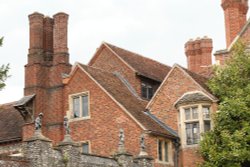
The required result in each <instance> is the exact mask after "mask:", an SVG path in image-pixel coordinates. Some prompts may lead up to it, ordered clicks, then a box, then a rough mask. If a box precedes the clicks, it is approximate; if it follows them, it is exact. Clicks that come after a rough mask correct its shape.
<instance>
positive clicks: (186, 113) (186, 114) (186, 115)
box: [185, 108, 191, 120]
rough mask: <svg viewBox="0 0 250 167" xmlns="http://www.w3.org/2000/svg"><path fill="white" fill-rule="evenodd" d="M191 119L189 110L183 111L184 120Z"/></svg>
mask: <svg viewBox="0 0 250 167" xmlns="http://www.w3.org/2000/svg"><path fill="white" fill-rule="evenodd" d="M190 118H191V115H190V108H187V109H185V119H186V120H189V119H190Z"/></svg>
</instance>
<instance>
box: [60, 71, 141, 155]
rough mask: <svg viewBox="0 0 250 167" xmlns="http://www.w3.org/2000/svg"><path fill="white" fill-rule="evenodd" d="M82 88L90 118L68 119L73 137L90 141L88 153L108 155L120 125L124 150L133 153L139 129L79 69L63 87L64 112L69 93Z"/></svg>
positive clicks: (115, 148)
mask: <svg viewBox="0 0 250 167" xmlns="http://www.w3.org/2000/svg"><path fill="white" fill-rule="evenodd" d="M86 91H89V98H90V100H89V103H90V109H89V112H90V117H91V118H90V119H87V120H80V121H73V122H70V128H71V135H72V138H73V140H75V141H86V140H90V144H91V150H92V153H94V154H99V155H106V156H109V155H111V154H114V153H115V152H116V151H117V148H118V141H119V140H118V139H119V138H118V134H119V129H120V128H123V129H124V131H125V138H126V143H125V144H126V148H127V150H128V151H129V152H131V153H133V154H135V155H137V154H138V153H139V136H140V134H141V133H142V129H141V128H140V127H139V125H138V124H137V123H135V121H133V120H132V119H131V118H130V117H129V116H128V115H127V114H126V113H125V112H124V111H123V110H122V109H121V108H120V107H119V106H118V105H117V104H116V103H115V102H114V101H113V100H112V99H111V98H110V97H109V96H108V95H107V94H106V93H104V92H103V90H102V89H101V88H99V87H98V85H97V84H96V83H94V82H93V81H92V80H91V79H90V78H89V77H88V76H87V75H86V74H85V73H83V72H82V71H81V70H80V69H77V71H76V72H75V74H74V76H72V79H71V80H70V81H69V83H68V84H67V86H66V87H65V92H64V100H65V101H64V104H65V105H64V111H68V110H69V101H68V99H69V95H71V94H75V93H81V92H86ZM65 114H66V113H65ZM104 148H105V149H104Z"/></svg>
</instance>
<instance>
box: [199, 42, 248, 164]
mask: <svg viewBox="0 0 250 167" xmlns="http://www.w3.org/2000/svg"><path fill="white" fill-rule="evenodd" d="M208 86H209V87H210V89H211V90H212V92H213V93H214V94H215V95H216V96H217V97H218V98H219V99H220V102H219V108H218V109H219V111H218V112H217V113H216V114H214V118H213V119H214V129H213V130H211V131H210V132H208V133H206V134H204V136H203V140H202V141H201V143H200V148H201V153H202V155H203V157H204V160H205V162H204V163H203V164H202V165H201V166H203V167H241V166H242V167H243V166H244V167H247V166H250V163H249V162H250V54H249V52H246V48H245V47H244V45H243V44H242V43H241V42H239V43H238V44H236V46H235V47H234V49H233V53H232V58H231V59H230V61H228V62H227V63H226V66H224V67H223V68H217V69H216V70H215V76H214V77H213V78H212V79H211V80H210V81H209V83H208Z"/></svg>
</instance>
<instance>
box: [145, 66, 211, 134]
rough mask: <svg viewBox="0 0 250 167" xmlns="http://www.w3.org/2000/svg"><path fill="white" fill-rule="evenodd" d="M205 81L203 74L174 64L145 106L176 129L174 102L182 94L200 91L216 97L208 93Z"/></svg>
mask: <svg viewBox="0 0 250 167" xmlns="http://www.w3.org/2000/svg"><path fill="white" fill-rule="evenodd" d="M206 81H207V79H206V78H204V77H203V76H200V75H198V74H195V73H193V72H190V71H189V70H187V69H185V68H183V67H181V66H179V65H174V66H173V68H172V70H171V71H170V72H169V74H168V75H167V76H166V78H165V79H164V81H163V82H162V84H161V86H160V87H159V88H158V90H157V92H156V93H155V95H154V97H153V98H152V99H151V101H150V102H149V104H148V105H147V107H146V108H147V109H149V110H150V111H151V112H152V114H154V115H155V116H156V117H158V118H159V119H160V120H161V121H162V122H164V123H165V124H167V125H169V126H170V127H171V128H172V129H174V130H177V129H178V127H177V125H178V123H177V118H178V115H177V113H178V112H177V110H176V108H175V106H174V104H175V102H176V101H177V100H178V99H179V98H180V97H181V96H182V95H183V94H185V93H186V92H192V91H201V92H203V93H205V94H207V95H208V96H209V97H212V98H213V99H214V100H215V99H216V98H215V97H214V96H213V95H211V94H210V93H209V89H208V88H207V86H206Z"/></svg>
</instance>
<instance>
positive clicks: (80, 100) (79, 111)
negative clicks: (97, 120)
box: [70, 92, 90, 119]
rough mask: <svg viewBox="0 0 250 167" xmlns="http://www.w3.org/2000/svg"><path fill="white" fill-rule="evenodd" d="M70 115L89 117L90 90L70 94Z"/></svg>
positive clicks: (72, 116)
mask: <svg viewBox="0 0 250 167" xmlns="http://www.w3.org/2000/svg"><path fill="white" fill-rule="evenodd" d="M70 115H71V116H70V117H71V119H75V118H89V117H90V113H89V92H83V93H78V94H74V95H70Z"/></svg>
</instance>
